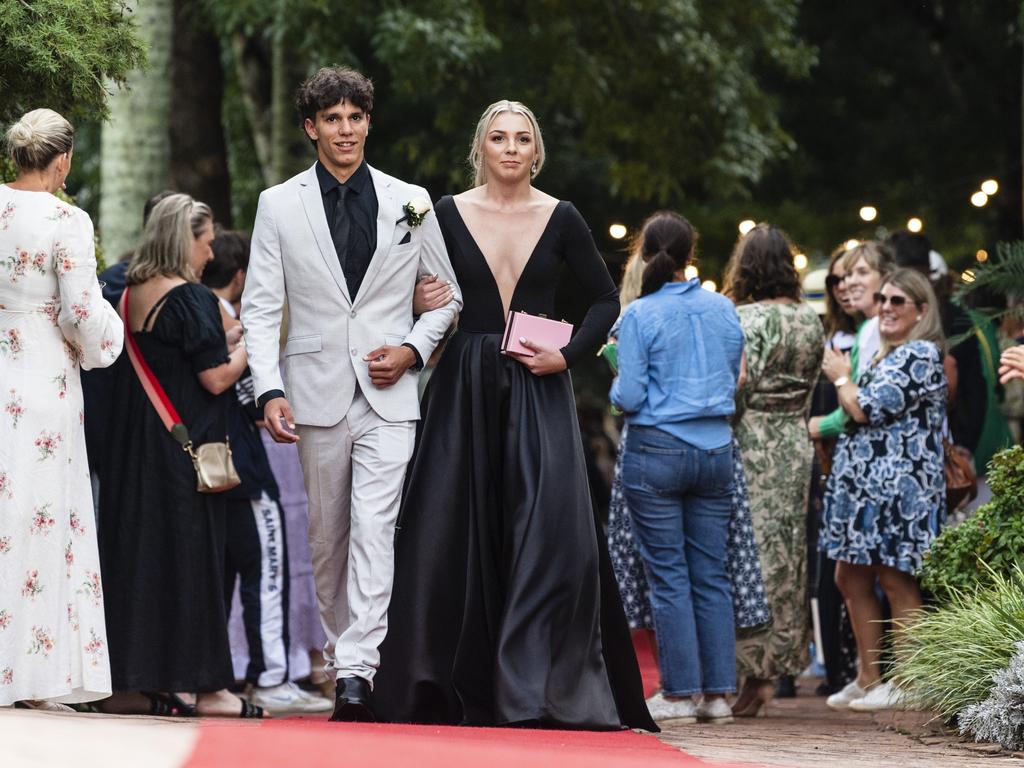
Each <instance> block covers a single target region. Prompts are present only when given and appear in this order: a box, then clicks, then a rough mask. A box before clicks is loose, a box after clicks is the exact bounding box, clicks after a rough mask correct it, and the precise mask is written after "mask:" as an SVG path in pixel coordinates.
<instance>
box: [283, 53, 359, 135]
mask: <svg viewBox="0 0 1024 768" xmlns="http://www.w3.org/2000/svg"><path fill="white" fill-rule="evenodd" d="M342 101H347V102H348V103H349V104H354V105H355V106H357V107H359V108H360V109H361V110H363V112H365V113H366V114H370V112H372V111H373V83H371V82H370V79H369V78H368V77H366V76H365V75H363V74H362V73H360V72H356V70H354V69H352V68H350V67H323V68H321V69H320V70H318V71H317V73H316V74H315V75H313V76H312V77H310V78H309V79H308V80H306V82H304V83H303V84H302V85H300V86H299V90H298V91H296V93H295V109H296V111H297V112H298V114H299V125H300V126H302V125H305V123H306V120H307V119H309V120H313V121H315V120H316V113H317V112H319V111H320V110H321V109H327V108H328V107H333V106H334V105H335V104H337V103H339V102H342Z"/></svg>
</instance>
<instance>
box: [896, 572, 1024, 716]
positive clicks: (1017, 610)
mask: <svg viewBox="0 0 1024 768" xmlns="http://www.w3.org/2000/svg"><path fill="white" fill-rule="evenodd" d="M984 567H985V568H986V569H987V571H988V578H987V579H986V582H987V584H988V586H986V587H984V588H979V589H977V590H974V591H970V592H966V591H959V590H954V591H952V592H951V593H950V595H949V600H948V602H947V603H945V604H944V605H941V606H939V607H935V608H925V609H923V610H922V611H920V612H919V613H918V614H917V617H916V618H915V620H914V621H913V622H910V623H907V624H904V625H900V626H899V633H900V636H899V640H898V647H899V651H898V653H897V657H898V658H897V660H896V663H895V666H894V672H893V676H892V680H893V682H894V683H895V684H896V685H897V686H898V687H899V688H901V689H903V690H905V691H906V692H907V694H908V695H909V696H910V698H911V699H912V701H913V703H914V704H915V705H917V706H919V707H920V708H922V709H932V710H935V711H937V712H938V713H939V714H940V715H942V716H943V717H946V718H949V717H953V716H954V715H957V714H959V713H960V712H961V711H963V710H964V709H965V708H966V707H968V706H970V705H971V704H977V703H979V702H981V701H984V700H985V699H986V698H987V697H988V695H989V692H990V691H991V689H992V686H993V676H994V675H995V674H996V673H997V672H999V671H1001V670H1003V669H1005V668H1006V667H1008V666H1009V664H1010V660H1011V659H1012V658H1013V656H1014V653H1015V652H1016V650H1017V648H1016V644H1017V643H1019V642H1021V641H1024V570H1022V569H1021V566H1020V565H1019V564H1017V565H1014V566H1013V568H1012V570H1010V572H1009V574H1004V573H997V572H995V571H993V570H992V569H991V568H989V567H988V566H984Z"/></svg>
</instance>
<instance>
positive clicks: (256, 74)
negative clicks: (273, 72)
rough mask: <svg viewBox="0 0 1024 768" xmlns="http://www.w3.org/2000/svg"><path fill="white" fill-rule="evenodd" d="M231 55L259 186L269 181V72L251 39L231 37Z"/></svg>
mask: <svg viewBox="0 0 1024 768" xmlns="http://www.w3.org/2000/svg"><path fill="white" fill-rule="evenodd" d="M231 53H232V56H231V58H232V60H233V62H234V65H235V75H236V77H237V78H238V88H239V91H240V93H241V95H242V103H243V104H244V105H245V114H246V117H247V118H248V122H249V125H250V126H251V128H252V139H253V147H254V148H255V150H256V159H257V160H258V162H259V166H260V173H261V175H262V176H263V182H264V183H267V181H268V179H270V176H271V171H270V163H271V150H270V146H271V140H270V129H269V125H270V119H269V112H270V105H269V99H268V91H269V90H270V89H269V87H267V86H266V85H265V83H266V79H267V78H266V73H267V71H268V70H269V69H270V66H269V64H268V62H267V57H266V53H265V51H264V50H263V47H262V46H261V45H260V44H259V43H258V42H257V41H256V40H255V39H254V38H251V37H246V36H245V35H244V34H242V33H241V32H235V33H234V34H233V35H231Z"/></svg>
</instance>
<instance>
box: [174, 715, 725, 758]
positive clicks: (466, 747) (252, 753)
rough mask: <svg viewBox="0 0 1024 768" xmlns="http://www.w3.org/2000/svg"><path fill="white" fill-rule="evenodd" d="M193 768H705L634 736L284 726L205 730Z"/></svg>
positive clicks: (312, 724)
mask: <svg viewBox="0 0 1024 768" xmlns="http://www.w3.org/2000/svg"><path fill="white" fill-rule="evenodd" d="M185 765H186V766H187V767H188V768H226V767H227V766H244V768H264V767H265V766H266V767H269V766H275V767H276V766H288V767H289V768H291V767H292V766H296V767H297V768H347V767H348V766H352V768H364V767H366V768H369V767H370V766H374V767H376V766H382V767H384V768H596V767H597V766H600V768H685V767H686V766H694V767H696V766H702V765H707V764H706V763H704V762H702V761H700V760H698V759H697V758H694V757H690V756H689V755H686V754H684V753H682V752H680V751H679V750H677V749H675V748H673V747H670V746H668V745H667V744H663V743H661V742H660V741H658V739H657V738H655V737H654V736H648V735H641V734H637V733H633V732H632V731H625V732H617V733H588V732H582V731H538V730H520V729H509V728H452V727H434V726H419V725H375V724H374V725H371V724H356V723H345V724H340V723H326V722H323V721H319V722H314V721H310V720H280V721H277V722H274V721H268V722H265V723H256V724H252V725H251V726H246V725H242V724H241V723H239V724H229V723H223V724H220V723H218V724H205V723H204V725H203V726H202V727H201V732H200V737H199V742H198V744H197V745H196V749H195V752H194V753H193V754H192V757H191V758H190V759H189V761H188V762H187V763H185Z"/></svg>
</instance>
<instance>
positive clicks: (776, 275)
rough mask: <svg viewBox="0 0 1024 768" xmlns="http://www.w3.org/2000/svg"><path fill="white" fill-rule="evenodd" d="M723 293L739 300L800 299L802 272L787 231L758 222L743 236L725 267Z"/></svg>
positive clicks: (737, 301) (740, 302) (745, 301)
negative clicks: (797, 266)
mask: <svg viewBox="0 0 1024 768" xmlns="http://www.w3.org/2000/svg"><path fill="white" fill-rule="evenodd" d="M722 293H723V294H725V295H726V296H728V297H729V298H730V299H732V300H733V301H734V302H736V303H737V304H746V303H749V302H752V301H762V300H764V299H778V298H783V297H785V298H788V299H793V300H794V301H799V300H800V276H799V275H798V274H797V271H796V267H795V266H793V246H792V245H791V244H790V242H789V238H788V237H786V233H785V232H783V231H782V230H781V229H779V228H778V227H773V226H772V225H771V224H758V225H757V226H756V227H754V228H753V229H752V230H750V231H749V232H748V233H747V234H745V235H744V236H743V237H741V238H740V239H739V241H738V242H737V243H736V247H735V248H733V251H732V256H731V257H730V258H729V264H728V265H727V266H726V268H725V286H724V287H723V289H722Z"/></svg>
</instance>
